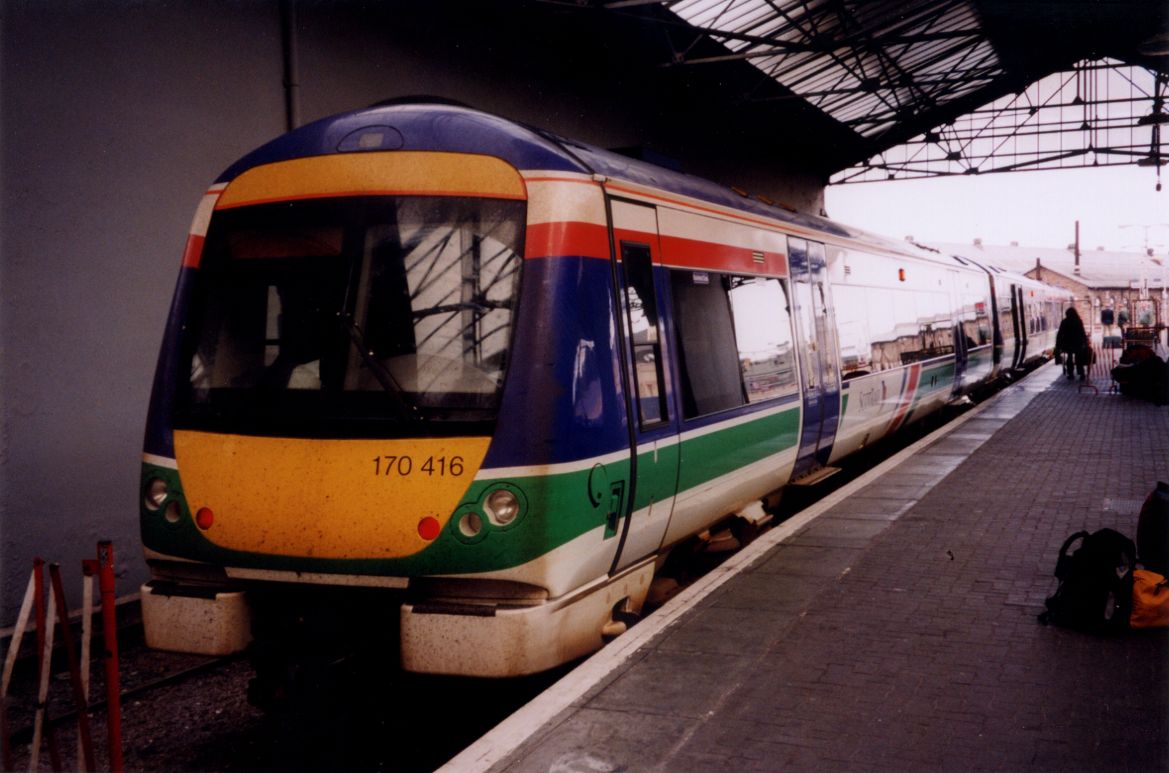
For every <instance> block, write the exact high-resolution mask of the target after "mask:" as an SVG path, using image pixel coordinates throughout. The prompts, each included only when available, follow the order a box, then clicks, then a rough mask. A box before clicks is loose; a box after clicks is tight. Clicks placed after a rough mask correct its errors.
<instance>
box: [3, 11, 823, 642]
mask: <svg viewBox="0 0 1169 773" xmlns="http://www.w3.org/2000/svg"><path fill="white" fill-rule="evenodd" d="M369 6H371V7H363V4H358V3H311V2H301V3H299V5H298V7H297V17H298V21H299V24H298V34H297V44H298V50H299V59H300V62H299V64H300V66H299V85H300V88H299V95H300V116H301V119H302V122H306V121H309V120H313V119H315V118H319V117H322V116H324V115H328V114H331V113H334V112H339V111H342V110H347V109H351V108H354V107H360V106H363V105H367V104H370V103H373V102H376V101H379V100H382V99H386V98H390V97H397V96H402V95H409V94H434V95H440V96H445V97H450V98H455V99H460V100H462V101H465V102H468V103H470V104H472V105H475V106H477V107H481V108H483V109H486V110H489V111H492V112H497V113H500V114H502V115H506V116H508V117H512V118H516V119H519V120H524V121H529V122H531V123H535V124H539V125H543V126H546V127H548V128H550V129H553V130H555V131H558V132H561V133H564V134H566V135H568V136H574V137H579V138H581V139H583V140H586V141H589V142H593V143H596V144H600V145H604V146H610V147H626V146H637V145H647V144H648V145H653V146H654V147H655V148H657V149H659V150H661V151H662V152H664V153H666V154H669V155H672V156H674V157H676V158H678V159H680V160H681V161H682V162H683V163H684V164H685V165H686V166H688V167H689V168H690V170H691V171H694V172H696V173H699V174H705V175H708V176H715V177H721V178H723V180H724V181H725V182H728V183H742V184H745V185H747V186H749V187H752V188H753V189H754V190H755V191H756V192H759V193H764V194H766V195H769V196H771V197H772V198H775V199H777V200H782V201H787V202H791V203H793V204H796V205H797V206H802V207H805V208H808V209H813V210H815V209H818V208H819V206H820V201H821V200H822V198H821V196H822V187H821V184H820V180H819V179H818V178H817V177H815V176H814V175H792V174H788V173H786V172H785V171H784V170H785V169H787V168H789V165H786V163H785V160H784V159H782V158H777V157H775V156H774V154H771V155H769V156H766V157H763V156H759V155H752V154H751V153H749V152H743V149H742V148H740V149H739V152H738V154H737V155H736V156H720V155H719V154H718V153H713V152H711V150H712V145H711V139H712V138H711V136H710V134H709V132H710V117H709V115H705V117H704V114H705V113H709V112H710V111H709V110H707V109H706V108H708V107H709V106H706V105H703V104H702V103H701V101H700V100H698V101H695V102H694V103H693V104H689V103H687V101H686V95H685V94H683V95H681V96H680V97H679V95H677V94H674V95H660V94H657V93H655V90H654V81H653V78H654V70H653V68H652V67H650V66H648V65H647V63H646V62H640V61H637V57H636V51H634V50H633V49H635V48H636V42H635V41H634V42H633V44H630V41H629V40H628V39H622V38H620V37H618V36H611V35H608V34H605V33H600V34H598V33H597V31H596V30H595V29H592V28H590V26H589V25H590V24H592V23H593V21H590V19H592V17H589V16H587V15H585V16H577V17H574V20H573V22H572V23H570V24H564V23H559V24H551V23H547V20H544V21H539V20H537V21H536V22H534V23H535V24H537V26H538V27H539V28H537V29H533V28H532V27H531V25H530V24H528V23H520V22H521V21H522V20H520V19H516V18H508V17H507V16H506V14H505V13H504V11H503V10H502V9H504V8H509V7H518V6H515V4H506V3H477V4H471V6H469V8H474V9H478V10H468V9H463V10H464V13H462V14H455V13H451V12H450V9H449V8H447V7H445V6H446V4H445V3H443V2H441V1H439V0H435V2H431V3H416V2H395V3H386V4H381V5H379V4H369ZM403 9H405V10H406V11H408V12H407V13H399V12H401V11H402V10H403ZM0 14H2V15H0V22H2V24H0V83H2V90H0V129H2V135H0V139H2V143H0V148H2V150H0V258H2V260H0V406H2V408H0V411H2V414H0V422H2V423H0V550H2V551H3V552H2V554H0V564H2V574H0V582H2V583H3V593H2V608H0V626H5V625H10V624H11V623H12V622H13V621H14V618H15V614H16V609H17V606H18V605H19V602H20V597H21V594H22V593H23V589H24V586H25V583H26V582H27V577H28V571H29V566H30V562H31V559H32V558H33V556H37V555H39V556H43V557H44V558H45V559H46V560H50V561H59V562H61V564H62V567H63V570H64V572H65V580H66V584H67V585H68V586H70V587H71V588H72V587H75V586H79V582H78V580H77V578H78V575H79V569H78V566H79V564H78V562H79V560H80V559H81V558H88V557H92V556H93V554H94V548H95V543H96V542H97V540H99V539H112V540H113V541H114V544H115V550H116V551H117V554H118V558H119V564H120V568H121V569H122V570H124V571H125V574H124V576H123V577H122V579H121V580H120V585H119V593H122V594H128V593H132V592H134V591H136V590H137V587H138V585H139V583H140V582H141V581H142V580H143V579H145V576H146V572H145V566H144V564H143V562H142V559H141V549H140V547H139V544H138V537H137V533H138V526H137V510H138V508H137V498H138V468H139V461H140V458H141V438H142V432H143V426H144V417H145V409H146V404H147V400H148V397H149V390H150V383H151V379H152V375H153V369H154V362H155V358H156V356H157V348H158V344H159V341H160V337H161V332H162V324H163V321H164V320H165V317H166V312H167V308H168V304H169V302H170V295H171V291H172V288H173V286H174V281H175V278H176V276H177V271H178V264H179V258H180V255H181V251H182V247H183V244H184V242H185V238H186V232H187V229H188V226H189V224H190V220H191V216H192V215H193V213H194V208H195V206H196V204H197V203H198V201H199V198H200V196H201V194H202V192H203V190H204V189H205V187H206V186H207V184H208V183H210V182H211V181H212V180H213V179H214V178H215V177H216V176H217V175H218V174H219V172H220V171H222V169H223V168H224V167H226V166H227V165H228V164H229V163H231V162H232V161H233V160H235V159H236V158H237V157H239V156H240V155H242V154H243V153H244V152H246V151H248V150H250V149H251V148H253V147H254V146H256V145H258V144H260V143H262V142H264V141H266V140H267V139H270V138H271V137H273V136H275V135H277V134H279V133H280V132H281V131H283V129H284V125H285V113H284V93H283V86H282V54H281V50H282V49H281V35H280V12H279V8H278V6H277V4H276V2H275V0H264V1H263V2H261V1H259V0H257V1H254V2H243V1H242V0H239V1H232V0H198V1H197V2H196V1H191V2H182V3H155V2H145V1H142V2H138V1H134V0H119V1H118V2H114V1H113V0H108V1H107V2H83V0H51V1H50V2H41V1H34V0H21V1H18V0H0ZM553 21H555V20H553ZM544 24H546V26H539V25H544ZM667 97H668V98H667ZM688 104H689V111H690V112H687V105H688ZM728 138H730V139H733V134H731V135H728ZM714 139H715V140H716V141H717V139H718V138H717V137H716V138H714ZM728 144H734V143H733V142H731V143H728ZM748 150H749V149H748Z"/></svg>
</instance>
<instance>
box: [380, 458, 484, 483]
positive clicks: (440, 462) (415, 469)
mask: <svg viewBox="0 0 1169 773" xmlns="http://www.w3.org/2000/svg"><path fill="white" fill-rule="evenodd" d="M463 472H464V469H463V457H461V456H428V457H426V458H425V459H423V458H421V457H419V458H418V459H415V458H414V457H413V456H410V455H408V454H403V455H400V456H375V457H374V458H373V474H374V475H376V476H382V475H396V476H398V477H403V478H404V477H406V476H408V475H428V476H431V477H433V476H435V475H439V476H444V477H445V476H447V475H450V476H451V477H455V478H457V477H459V476H460V475H462V474H463Z"/></svg>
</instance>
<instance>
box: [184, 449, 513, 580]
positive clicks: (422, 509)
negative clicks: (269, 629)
mask: <svg viewBox="0 0 1169 773" xmlns="http://www.w3.org/2000/svg"><path fill="white" fill-rule="evenodd" d="M489 442H490V438H486V437H469V438H467V437H463V438H423V439H410V440H307V439H297V438H266V437H248V436H242V435H221V434H213V433H207V432H191V431H182V430H180V431H176V432H175V457H176V460H177V462H178V469H179V476H180V478H181V479H182V483H183V489H184V492H185V494H186V498H187V504H188V505H189V506H190V509H191V513H192V514H194V513H195V512H197V511H198V510H199V509H200V508H202V507H207V508H210V509H211V511H212V512H213V513H214V515H215V519H214V525H212V526H211V528H209V529H207V530H206V531H205V532H204V535H205V536H206V537H207V539H209V540H210V541H211V542H214V543H215V544H216V545H220V546H221V547H224V548H229V549H232V550H240V551H248V552H254V553H267V554H274V555H285V556H306V557H313V558H399V557H403V556H408V555H411V554H413V553H417V552H418V551H420V550H422V549H423V548H425V547H426V546H427V545H429V544H430V543H429V542H427V541H426V540H424V539H423V538H422V537H420V536H419V534H418V523H419V521H420V520H422V519H423V518H426V517H428V516H429V517H433V518H435V519H437V520H438V522H439V524H441V525H443V526H445V525H446V522H447V520H448V519H449V518H450V516H451V513H452V512H453V511H454V509H455V507H456V506H457V505H458V504H459V501H460V499H461V497H462V496H463V493H464V492H465V491H466V490H467V487H468V486H469V485H470V483H471V481H472V480H474V478H475V474H476V473H477V472H478V471H479V466H480V465H481V464H482V463H483V457H484V455H485V454H486V453H487V445H488V443H489Z"/></svg>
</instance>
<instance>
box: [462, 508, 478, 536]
mask: <svg viewBox="0 0 1169 773" xmlns="http://www.w3.org/2000/svg"><path fill="white" fill-rule="evenodd" d="M481 531H483V519H482V518H480V517H479V513H464V514H463V517H462V518H460V519H459V533H460V534H462V535H463V536H464V537H478V536H479V532H481Z"/></svg>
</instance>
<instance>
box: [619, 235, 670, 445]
mask: <svg viewBox="0 0 1169 773" xmlns="http://www.w3.org/2000/svg"><path fill="white" fill-rule="evenodd" d="M621 265H622V267H623V269H624V273H625V288H624V293H625V312H626V314H627V315H628V322H629V337H630V340H631V342H632V344H631V349H632V352H631V354H632V355H633V370H634V375H635V377H636V379H637V382H636V386H635V389H636V395H637V405H638V414H639V417H640V419H641V426H643V427H645V426H647V425H650V424H654V423H656V422H660V421H664V420H665V419H666V390H665V389H663V388H662V381H663V379H662V343H661V337H660V331H659V320H658V303H657V293H656V291H655V290H654V283H653V260H652V258H651V254H650V249H649V246H648V245H645V244H631V243H629V242H622V243H621Z"/></svg>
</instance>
